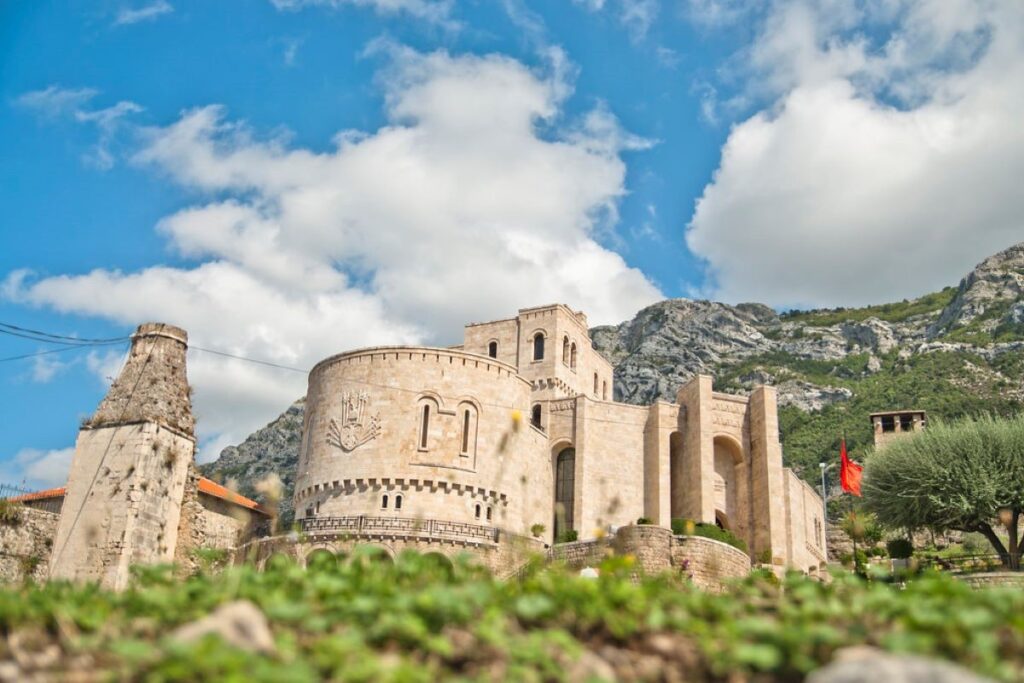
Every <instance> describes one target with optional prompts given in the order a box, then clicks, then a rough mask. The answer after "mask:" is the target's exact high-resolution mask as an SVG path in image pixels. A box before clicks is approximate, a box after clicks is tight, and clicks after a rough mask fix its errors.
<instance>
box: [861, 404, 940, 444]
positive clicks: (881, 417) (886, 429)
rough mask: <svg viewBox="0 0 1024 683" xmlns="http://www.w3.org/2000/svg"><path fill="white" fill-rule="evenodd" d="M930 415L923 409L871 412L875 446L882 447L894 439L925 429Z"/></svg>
mask: <svg viewBox="0 0 1024 683" xmlns="http://www.w3.org/2000/svg"><path fill="white" fill-rule="evenodd" d="M926 424H928V415H927V413H925V411H923V410H893V411H888V412H884V413H871V426H872V427H873V428H874V430H873V431H874V433H875V448H881V447H882V446H884V445H885V444H887V443H889V442H890V441H892V440H893V439H898V438H900V437H902V436H907V435H909V434H913V433H916V432H919V431H921V430H922V429H924V427H925V425H926Z"/></svg>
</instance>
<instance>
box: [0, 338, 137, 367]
mask: <svg viewBox="0 0 1024 683" xmlns="http://www.w3.org/2000/svg"><path fill="white" fill-rule="evenodd" d="M122 343H124V342H123V341H116V342H114V341H111V342H103V343H93V344H72V345H71V346H62V347H60V348H59V349H47V350H46V351H36V352H35V353H24V354H22V355H20V356H8V357H6V358H0V363H6V362H9V361H15V360H24V359H25V358H35V357H36V356H45V355H48V354H51V353H63V352H65V351H80V350H82V349H94V348H99V347H102V346H116V345H118V344H122Z"/></svg>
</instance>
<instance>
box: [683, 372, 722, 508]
mask: <svg viewBox="0 0 1024 683" xmlns="http://www.w3.org/2000/svg"><path fill="white" fill-rule="evenodd" d="M677 398H678V402H679V404H680V405H682V406H684V407H685V408H686V428H685V430H684V432H683V478H684V479H685V482H686V491H687V494H688V495H687V496H686V500H685V505H684V510H685V517H686V518H688V519H692V520H694V521H696V522H709V523H711V524H714V522H715V482H714V476H715V443H714V433H713V428H712V423H711V411H712V404H711V398H712V384H711V377H710V376H709V375H697V376H696V377H694V378H693V379H692V380H690V381H689V382H688V383H687V384H686V386H684V387H683V388H682V389H680V390H679V393H678V395H677Z"/></svg>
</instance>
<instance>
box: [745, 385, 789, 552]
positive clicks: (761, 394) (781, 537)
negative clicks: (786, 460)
mask: <svg viewBox="0 0 1024 683" xmlns="http://www.w3.org/2000/svg"><path fill="white" fill-rule="evenodd" d="M750 455H751V477H750V478H751V485H752V491H751V493H752V495H751V500H752V505H753V512H754V515H753V516H754V520H755V524H754V529H753V533H752V534H751V536H752V538H753V541H754V542H753V545H752V546H751V548H750V556H751V557H753V558H757V557H758V556H759V555H760V554H761V553H763V552H764V551H765V550H766V549H768V548H770V549H771V554H772V563H773V564H780V565H781V564H785V563H786V562H787V561H788V559H789V558H788V557H786V555H787V551H786V548H787V543H786V509H785V480H784V479H783V474H782V444H780V443H779V415H778V407H777V399H776V394H775V389H774V387H764V386H762V387H758V388H757V389H755V390H754V392H753V393H752V394H751V395H750Z"/></svg>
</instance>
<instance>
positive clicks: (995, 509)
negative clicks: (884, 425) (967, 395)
mask: <svg viewBox="0 0 1024 683" xmlns="http://www.w3.org/2000/svg"><path fill="white" fill-rule="evenodd" d="M863 492H864V503H865V507H866V508H867V509H868V510H870V511H871V512H874V513H875V514H876V515H877V517H878V520H879V521H880V522H881V523H882V524H884V525H886V526H888V527H892V528H906V529H920V528H932V529H935V530H937V531H940V530H946V529H952V530H958V531H964V532H971V531H977V532H980V533H981V534H983V535H984V536H985V538H987V539H988V541H989V543H991V544H992V547H993V548H995V550H996V552H997V553H999V556H1000V558H1001V559H1002V562H1003V564H1004V565H1005V566H1006V567H1007V568H1009V569H1013V570H1017V569H1020V548H1021V539H1020V536H1019V534H1018V523H1019V521H1020V516H1021V511H1022V510H1024V416H1018V417H1015V418H1011V419H995V418H991V417H985V418H981V419H977V420H962V421H959V422H954V423H949V424H942V423H932V424H930V425H929V428H928V429H926V430H924V431H922V432H920V433H918V434H915V435H913V436H907V437H906V438H903V439H899V440H896V441H893V442H891V443H889V444H887V445H886V446H884V447H883V448H880V449H878V450H877V451H876V452H874V453H873V454H871V455H870V456H869V457H868V458H867V462H866V464H865V468H864V482H863ZM995 525H999V526H1002V527H1004V528H1005V529H1006V532H1007V536H1008V543H1007V544H1004V543H1003V541H1002V539H1000V537H999V535H998V534H997V533H996V531H995Z"/></svg>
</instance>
